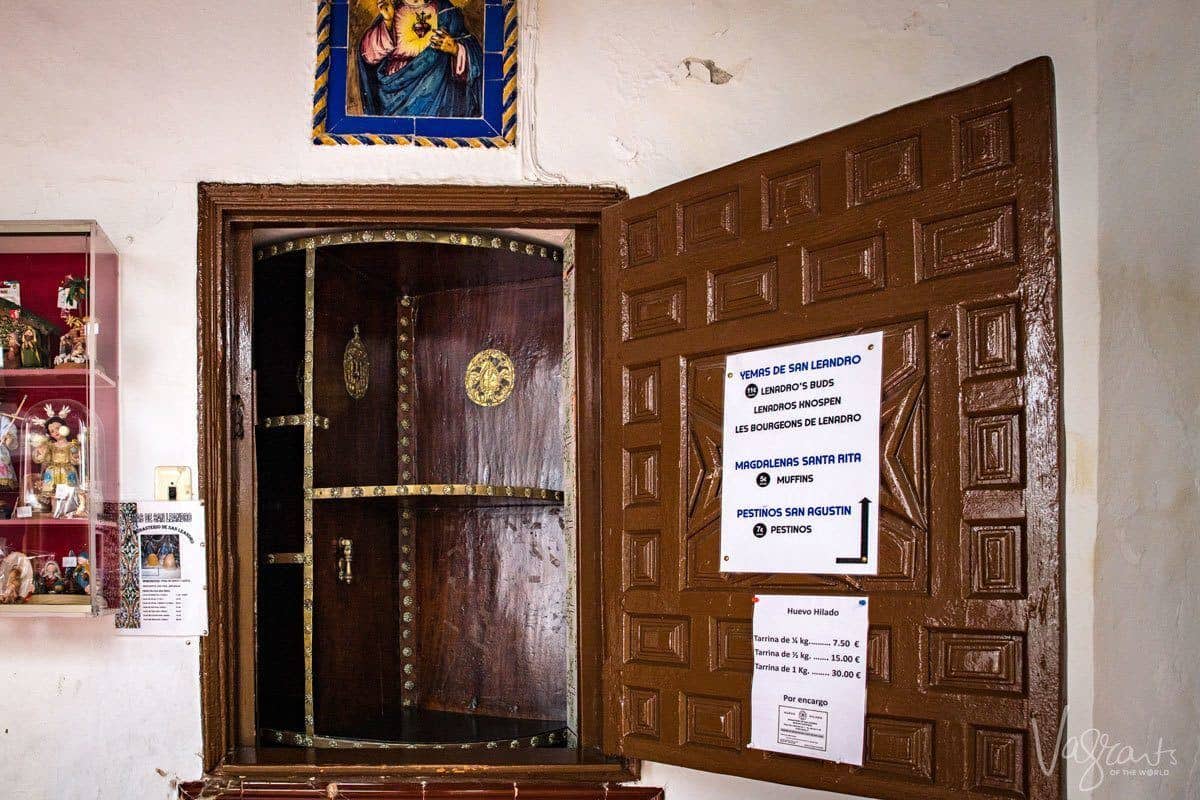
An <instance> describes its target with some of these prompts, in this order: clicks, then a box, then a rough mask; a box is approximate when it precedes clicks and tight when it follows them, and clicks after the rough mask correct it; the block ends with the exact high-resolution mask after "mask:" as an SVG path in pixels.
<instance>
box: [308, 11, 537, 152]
mask: <svg viewBox="0 0 1200 800" xmlns="http://www.w3.org/2000/svg"><path fill="white" fill-rule="evenodd" d="M516 109H517V3H516V0H321V2H320V3H319V5H318V11H317V69H316V87H315V90H314V95H313V130H312V140H313V143H314V144H328V145H336V144H352V145H360V144H393V145H405V144H415V145H425V146H435V147H507V146H509V145H512V144H513V143H514V142H515V141H516V121H517V117H516Z"/></svg>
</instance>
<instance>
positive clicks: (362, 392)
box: [342, 325, 371, 400]
mask: <svg viewBox="0 0 1200 800" xmlns="http://www.w3.org/2000/svg"><path fill="white" fill-rule="evenodd" d="M342 375H343V376H344V377H345V379H346V391H347V392H348V393H349V394H350V396H351V397H353V398H354V399H355V400H362V399H363V398H364V397H366V395H367V387H368V386H369V385H370V383H371V359H370V358H369V357H368V356H367V348H366V346H365V345H364V344H363V341H362V339H360V338H359V336H358V326H357V325H355V326H354V336H353V337H351V339H350V342H349V343H348V344H347V345H346V353H345V355H343V356H342Z"/></svg>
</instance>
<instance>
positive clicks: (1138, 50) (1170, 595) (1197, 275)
mask: <svg viewBox="0 0 1200 800" xmlns="http://www.w3.org/2000/svg"><path fill="white" fill-rule="evenodd" d="M1156 11H1157V13H1155V14H1153V15H1146V14H1144V13H1143V12H1142V10H1141V9H1139V8H1138V7H1135V6H1131V5H1130V4H1128V3H1123V2H1120V1H1119V0H1104V1H1103V2H1101V3H1100V4H1099V30H1100V36H1099V50H1098V52H1099V57H1100V85H1099V86H1100V90H1099V91H1100V97H1099V99H1100V116H1099V129H1100V135H1099V157H1100V162H1099V163H1100V164H1101V165H1103V169H1102V170H1101V171H1100V217H1099V219H1100V245H1099V256H1100V258H1099V264H1100V345H1101V348H1100V352H1101V358H1100V385H1101V386H1102V387H1103V392H1102V393H1101V399H1100V424H1101V430H1102V431H1103V434H1104V435H1103V436H1102V437H1101V440H1100V450H1099V475H1098V479H1099V485H1100V486H1101V487H1103V491H1102V492H1100V527H1099V531H1098V534H1097V545H1096V653H1097V654H1102V655H1098V658H1097V663H1096V727H1097V728H1099V729H1100V730H1102V731H1105V732H1107V733H1108V734H1109V735H1110V736H1111V737H1112V743H1114V744H1115V743H1116V742H1120V743H1121V744H1126V745H1130V746H1132V747H1133V748H1134V749H1135V750H1136V752H1137V753H1139V754H1140V753H1153V752H1156V751H1157V749H1158V743H1159V741H1160V740H1161V742H1162V747H1163V748H1165V749H1173V750H1175V751H1176V752H1175V758H1174V761H1175V762H1176V763H1174V764H1172V763H1171V761H1172V759H1170V758H1166V757H1164V758H1163V759H1162V760H1161V766H1162V767H1165V768H1169V769H1170V774H1169V775H1167V776H1159V777H1140V776H1136V777H1135V776H1129V777H1127V776H1124V775H1118V776H1112V775H1110V776H1109V777H1106V778H1105V780H1104V783H1102V784H1101V785H1100V787H1099V788H1098V789H1097V790H1096V792H1095V796H1096V797H1097V798H1104V799H1105V800H1110V799H1111V800H1141V799H1142V798H1146V799H1147V800H1149V798H1167V797H1169V798H1179V799H1180V800H1196V798H1200V669H1197V658H1198V656H1200V592H1198V591H1197V578H1196V571H1197V570H1198V569H1200V537H1198V536H1197V522H1198V521H1200V350H1198V349H1197V347H1196V342H1195V337H1196V332H1197V331H1200V230H1198V228H1197V225H1196V220H1197V219H1200V200H1198V199H1197V197H1198V195H1197V186H1198V185H1200V146H1198V141H1197V130H1198V125H1197V123H1198V122H1200V113H1198V112H1200V103H1198V100H1200V94H1198V90H1197V87H1200V51H1198V50H1197V48H1196V41H1197V38H1200V10H1198V9H1197V6H1196V4H1195V3H1194V2H1188V1H1187V0H1171V1H1170V2H1163V3H1159V4H1158V5H1157V6H1156ZM1136 766H1145V765H1136ZM1135 768H1136V767H1135Z"/></svg>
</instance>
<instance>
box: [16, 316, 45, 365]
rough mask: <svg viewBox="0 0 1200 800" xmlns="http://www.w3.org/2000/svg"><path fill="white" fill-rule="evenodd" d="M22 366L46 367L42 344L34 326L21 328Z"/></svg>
mask: <svg viewBox="0 0 1200 800" xmlns="http://www.w3.org/2000/svg"><path fill="white" fill-rule="evenodd" d="M21 366H22V367H27V368H31V367H44V366H46V359H45V358H44V357H43V356H42V343H41V341H40V340H39V338H38V332H37V331H36V330H35V329H34V327H33V326H32V325H26V326H25V327H23V328H21Z"/></svg>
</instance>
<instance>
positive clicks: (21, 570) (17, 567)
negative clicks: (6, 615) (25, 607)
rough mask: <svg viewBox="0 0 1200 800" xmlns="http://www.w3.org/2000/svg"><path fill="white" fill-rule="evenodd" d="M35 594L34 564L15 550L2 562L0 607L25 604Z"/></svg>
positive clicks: (0, 563) (0, 568)
mask: <svg viewBox="0 0 1200 800" xmlns="http://www.w3.org/2000/svg"><path fill="white" fill-rule="evenodd" d="M31 594H33V562H32V561H30V560H29V556H27V555H25V554H24V553H21V552H18V551H16V550H14V551H13V552H11V553H9V554H8V555H6V556H5V557H4V560H3V561H0V605H12V604H13V603H24V602H25V600H26V599H27V598H28V597H29V595H31Z"/></svg>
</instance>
